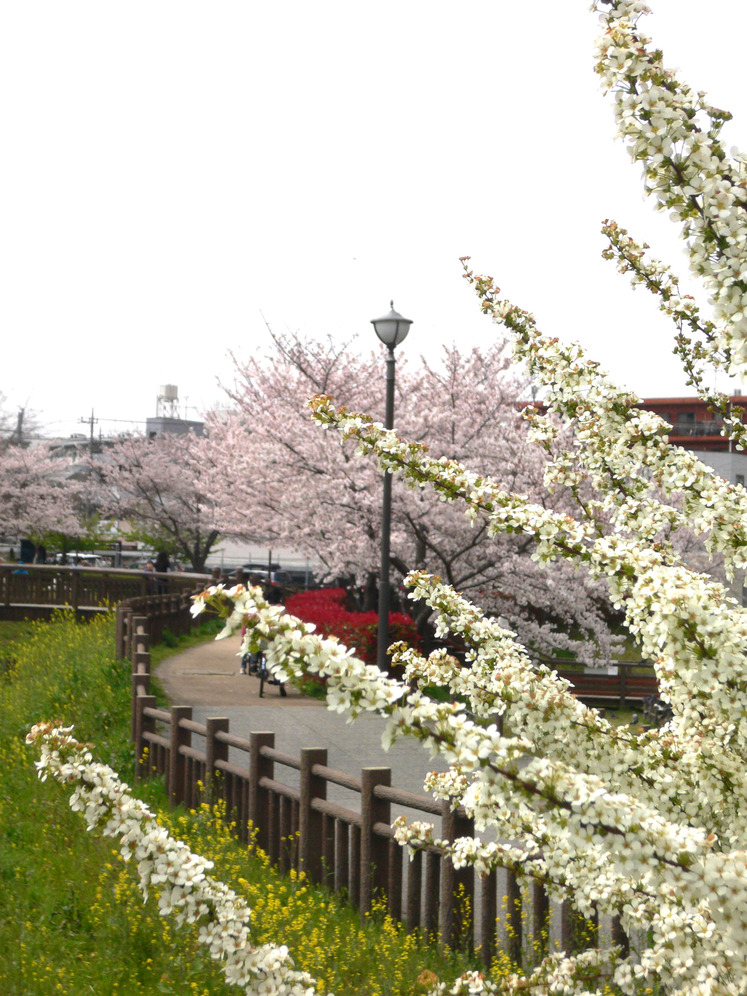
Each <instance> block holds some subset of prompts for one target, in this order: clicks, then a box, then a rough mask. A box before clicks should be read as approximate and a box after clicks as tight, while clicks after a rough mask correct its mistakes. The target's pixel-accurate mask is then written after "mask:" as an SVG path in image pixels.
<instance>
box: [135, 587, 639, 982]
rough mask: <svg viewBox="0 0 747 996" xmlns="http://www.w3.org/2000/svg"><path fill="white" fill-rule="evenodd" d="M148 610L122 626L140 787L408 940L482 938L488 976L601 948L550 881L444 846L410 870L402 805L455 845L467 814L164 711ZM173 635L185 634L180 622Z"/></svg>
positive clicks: (375, 771)
mask: <svg viewBox="0 0 747 996" xmlns="http://www.w3.org/2000/svg"><path fill="white" fill-rule="evenodd" d="M140 607H141V608H143V609H145V610H147V612H148V613H149V615H145V614H143V615H135V614H132V610H131V609H130V607H125V608H123V609H122V610H121V611H122V612H123V614H124V613H125V612H128V613H130V614H128V615H127V617H126V618H124V617H123V619H122V621H121V624H120V625H118V632H119V631H120V629H121V630H122V633H123V637H122V640H121V646H122V647H123V648H125V647H126V648H127V651H128V654H127V656H128V658H129V660H130V661H131V665H132V703H133V712H132V736H133V740H134V743H135V751H136V758H137V769H136V777H137V778H138V779H148V778H151V777H153V776H154V775H158V776H162V777H163V778H164V780H165V784H166V789H167V792H168V797H169V802H170V804H171V805H173V806H176V805H180V804H184V805H186V806H189V807H194V806H196V805H197V804H198V803H199V802H200V801H202V800H206V801H208V802H210V803H216V802H218V801H221V802H222V803H223V804H224V806H225V820H226V821H227V823H229V824H230V825H232V826H233V827H234V829H235V832H236V834H237V836H238V838H239V840H241V841H242V842H245V843H246V844H247V846H250V847H251V846H254V845H255V844H256V845H257V846H259V847H261V848H262V849H263V850H264V851H265V852H266V853H267V854H268V855H269V858H270V860H271V862H272V863H273V864H274V865H276V866H278V867H279V869H280V870H281V871H282V872H288V871H290V870H291V869H296V870H297V871H303V872H305V873H306V875H307V876H308V877H309V878H310V879H311V880H312V881H313V882H316V883H320V884H323V885H326V886H328V887H329V888H330V889H333V890H336V891H338V892H344V893H345V894H346V895H347V897H348V898H349V900H350V901H351V903H353V905H354V906H356V907H358V909H359V910H360V913H361V916H362V917H363V916H365V915H366V914H367V913H369V912H370V911H371V909H372V906H373V904H374V900H375V899H377V898H379V899H381V901H382V902H384V903H385V904H386V909H387V910H388V912H389V914H390V915H391V916H392V917H393V918H395V919H398V920H401V921H403V923H404V924H405V926H406V928H407V929H408V930H416V929H417V930H420V931H422V932H423V933H424V935H425V936H436V935H438V936H439V937H440V939H441V941H442V942H443V943H445V944H449V945H450V946H455V947H459V948H462V949H470V948H472V947H474V945H475V941H476V939H477V940H478V942H479V951H480V957H481V959H482V961H483V963H484V964H485V965H489V964H490V962H491V960H492V958H493V957H494V955H495V953H496V950H497V948H498V946H499V945H502V946H503V947H504V948H505V950H506V951H507V953H508V954H509V956H510V957H511V958H512V959H513V960H514V961H515V962H517V963H521V962H522V961H524V962H526V960H527V958H529V960H530V961H531V960H535V959H537V958H539V957H540V956H541V955H542V954H543V953H544V952H547V951H548V950H549V949H550V948H551V947H552V948H558V949H560V950H565V951H568V952H570V951H575V950H579V949H582V948H585V947H590V946H593V945H595V944H596V943H598V938H599V924H598V920H597V919H596V918H594V919H592V920H590V921H584V920H581V919H580V918H579V917H578V916H577V915H576V914H575V913H574V912H573V910H572V907H571V904H570V903H568V902H564V903H562V904H557V906H556V908H553V906H555V904H552V905H551V902H550V899H549V897H548V895H547V892H546V890H545V888H544V886H543V884H542V883H541V882H539V881H534V880H532V879H529V880H526V881H528V882H529V886H528V888H526V887H525V888H523V889H522V886H521V884H520V882H519V881H518V880H517V878H516V877H515V876H514V875H513V874H512V873H506V872H500V873H499V872H495V871H494V872H492V873H491V874H489V875H487V876H483V877H481V876H476V875H475V874H474V871H473V870H472V869H471V868H465V869H460V870H458V871H457V870H455V868H454V866H453V864H452V863H451V862H450V861H449V860H448V859H447V858H445V857H444V855H443V853H442V852H441V850H440V849H438V848H436V847H426V848H423V849H422V850H419V851H417V852H416V854H415V857H414V859H413V860H412V861H411V862H409V861H407V859H406V855H405V854H404V852H403V849H402V848H401V847H400V846H399V845H398V844H397V843H396V841H395V840H394V836H393V831H392V829H391V825H390V824H391V810H392V806H399V807H404V808H405V809H406V810H407V811H408V813H409V814H410V815H411V816H413V815H414V817H415V818H416V819H420V818H425V819H427V820H429V821H431V822H433V821H435V823H436V825H437V835H438V836H439V837H440V838H441V839H444V840H454V839H456V838H458V837H462V836H468V835H472V833H473V831H474V826H473V823H472V821H471V820H469V819H468V818H467V816H466V814H465V813H464V811H463V810H462V809H459V810H456V811H452V810H451V809H450V808H449V806H448V804H447V803H441V802H436V801H435V800H433V799H432V798H431V797H429V796H426V795H416V794H414V793H411V792H405V791H400V790H398V789H396V788H394V787H393V786H392V785H391V769H389V768H383V767H375V768H374V767H372V768H364V769H363V770H362V771H361V772H360V776H353V775H350V774H347V773H345V772H343V771H339V770H336V769H334V768H330V767H328V765H327V751H326V750H324V749H321V748H307V749H302V750H301V751H300V754H299V755H298V756H292V755H290V754H287V753H284V752H283V751H281V750H279V749H277V748H276V745H275V735H274V733H272V732H267V731H258V732H253V733H250V735H249V737H248V738H242V737H238V736H235V735H233V734H232V733H231V731H230V728H229V721H228V719H226V718H221V717H216V718H208V719H207V721H206V722H205V723H204V724H202V723H197V722H195V721H194V720H193V719H192V709H191V708H190V707H188V706H172V707H171V708H169V709H160V708H158V705H157V702H156V698H155V696H153V695H151V688H150V679H151V675H150V652H149V646H150V638H151V628H150V627H151V625H152V619H153V618H154V617H153V616H151V615H150V613H151V610H154V611H155V612H156V613H158V612H160V613H161V616H162V617H165V615H164V613H165V611H166V606H165V603H162V604H161V605H160V606H157V605H156V604H155V603H154V602H153V601H149V602H148V604H146V605H143V604H141V606H140ZM170 626H171V627H174V628H176V627H177V626H178V624H177V623H176V621H175V619H174V618H172V619H171V622H170ZM331 786H335V787H339V788H342V789H344V790H346V791H347V793H348V794H349V795H352V797H353V799H354V803H353V804H351V808H349V807H348V806H347V805H341V804H339V803H337V802H333V801H330V800H329V799H328V795H329V794H331V793H330V792H329V791H328V790H329V788H330V787H331ZM439 827H440V830H439V829H438V828H439ZM475 911H477V914H476V916H474V915H473V914H475ZM605 929H606V932H607V933H608V934H609V935H610V938H611V940H612V942H613V943H616V944H620V945H622V946H623V948H626V947H627V939H626V937H625V935H624V933H623V931H622V929H621V927H620V923H619V920H618V919H617V918H614V919H612V920H610V921H609V922H607V923H606V924H605ZM527 952H529V954H528V955H527V954H526V953H527Z"/></svg>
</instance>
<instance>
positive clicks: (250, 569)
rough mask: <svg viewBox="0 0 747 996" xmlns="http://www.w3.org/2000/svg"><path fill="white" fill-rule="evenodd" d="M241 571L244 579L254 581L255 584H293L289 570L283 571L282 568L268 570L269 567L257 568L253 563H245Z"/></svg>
mask: <svg viewBox="0 0 747 996" xmlns="http://www.w3.org/2000/svg"><path fill="white" fill-rule="evenodd" d="M241 573H242V575H243V578H244V581H245V582H246V581H252V582H253V583H254V584H268V583H269V584H277V585H283V586H285V585H289V584H293V579H292V577H291V576H290V574H289V573H288V572H287V571H282V570H280V569H278V570H276V571H268V570H267V568H264V569H262V568H257V567H255V566H254V565H253V564H243V565H242V567H241Z"/></svg>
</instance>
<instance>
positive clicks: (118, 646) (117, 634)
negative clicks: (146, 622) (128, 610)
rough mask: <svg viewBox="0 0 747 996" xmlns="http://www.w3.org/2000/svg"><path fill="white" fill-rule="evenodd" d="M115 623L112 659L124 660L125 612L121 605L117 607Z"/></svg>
mask: <svg viewBox="0 0 747 996" xmlns="http://www.w3.org/2000/svg"><path fill="white" fill-rule="evenodd" d="M115 618H116V621H115V629H114V659H115V660H117V661H123V660H125V652H124V645H125V610H124V608H123V607H122V606H121V605H119V604H118V605H117V609H116V617H115Z"/></svg>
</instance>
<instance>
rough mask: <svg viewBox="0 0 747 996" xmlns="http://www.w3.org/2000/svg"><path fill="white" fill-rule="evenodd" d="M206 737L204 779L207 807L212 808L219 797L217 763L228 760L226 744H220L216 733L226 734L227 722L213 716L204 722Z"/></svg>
mask: <svg viewBox="0 0 747 996" xmlns="http://www.w3.org/2000/svg"><path fill="white" fill-rule="evenodd" d="M205 728H206V730H207V735H206V737H205V778H206V780H207V785H206V786H205V787H206V790H207V801H208V805H210V806H214V805H215V804H216V802H217V801H218V798H219V796H220V788H219V779H220V776H219V774H218V768H217V763H218V761H227V760H228V744H224V743H221V741H220V740H218V738H217V734H218V733H228V720H227V719H225V718H223V717H221V718H217V717H215V716H213V717H209V718H208V719H206V720H205Z"/></svg>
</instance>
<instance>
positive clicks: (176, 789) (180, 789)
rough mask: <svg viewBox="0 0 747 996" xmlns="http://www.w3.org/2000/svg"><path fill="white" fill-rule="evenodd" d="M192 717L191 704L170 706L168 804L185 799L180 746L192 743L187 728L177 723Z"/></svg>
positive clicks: (176, 803)
mask: <svg viewBox="0 0 747 996" xmlns="http://www.w3.org/2000/svg"><path fill="white" fill-rule="evenodd" d="M191 718H192V707H191V706H172V707H171V724H170V734H171V740H170V744H169V783H168V789H169V806H171V807H172V808H173V807H174V806H179V805H181V804H182V803H183V802H184V800H185V784H184V779H185V772H186V764H185V757H184V754H183V753H182V750H181V748H182V747H189V746H190V745H191V743H192V734H191V733H190V732H189V730H185V729H183V728H182V727H181V726H180V725H179V723H180V721H181V720H182V719H191Z"/></svg>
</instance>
